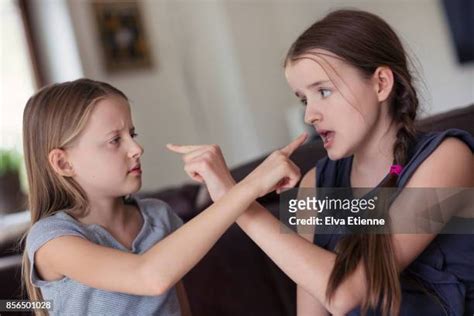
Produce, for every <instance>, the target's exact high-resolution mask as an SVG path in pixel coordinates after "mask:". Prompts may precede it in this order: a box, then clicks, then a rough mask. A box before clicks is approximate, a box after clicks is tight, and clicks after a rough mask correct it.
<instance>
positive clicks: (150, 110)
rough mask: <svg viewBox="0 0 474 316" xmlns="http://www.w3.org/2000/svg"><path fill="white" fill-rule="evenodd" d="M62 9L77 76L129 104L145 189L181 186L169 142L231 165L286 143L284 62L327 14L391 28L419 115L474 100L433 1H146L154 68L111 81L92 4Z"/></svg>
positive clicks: (471, 72) (469, 73)
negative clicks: (365, 13) (412, 65)
mask: <svg viewBox="0 0 474 316" xmlns="http://www.w3.org/2000/svg"><path fill="white" fill-rule="evenodd" d="M56 1H57V0H56ZM68 5H69V12H70V14H71V18H72V22H73V23H72V24H73V27H74V32H75V36H76V39H77V46H78V50H79V56H80V61H81V64H82V69H83V73H84V75H85V76H86V77H91V78H94V79H99V80H104V81H108V82H110V83H112V84H113V85H116V86H117V87H118V88H120V89H122V90H123V91H125V92H126V94H127V95H128V96H129V97H130V99H131V100H132V101H133V115H134V121H135V124H136V126H137V127H138V133H139V134H140V136H139V140H140V142H141V143H142V144H143V145H144V147H145V155H144V157H143V168H144V170H145V174H144V189H155V188H160V187H163V186H167V185H176V184H179V183H181V182H183V181H185V180H187V178H186V175H185V173H184V171H183V170H182V162H181V160H180V159H179V158H178V157H176V156H175V155H174V154H172V153H168V152H167V151H166V149H165V147H164V146H165V144H166V143H169V142H173V143H218V144H220V145H221V146H222V148H223V151H224V153H225V154H226V158H227V160H228V163H229V165H231V166H233V165H236V164H239V163H242V162H244V161H246V160H248V159H251V158H253V157H257V156H258V155H260V154H261V153H264V152H268V151H269V150H272V149H274V148H276V147H278V146H282V145H284V144H286V143H287V142H288V141H289V140H290V135H289V134H290V133H289V129H288V127H287V122H286V118H287V113H288V111H289V109H291V107H292V106H294V105H295V104H296V103H297V100H296V99H295V98H294V96H293V95H292V93H291V91H290V90H289V89H288V87H287V85H286V82H285V79H284V76H283V70H282V67H281V65H282V61H283V57H284V55H285V53H286V50H287V49H288V47H289V45H290V44H291V42H292V41H293V40H294V39H295V38H296V37H297V35H298V34H299V33H301V32H302V31H303V30H304V29H305V28H306V27H307V26H309V25H310V24H311V23H312V22H314V21H315V20H316V19H318V18H320V17H322V16H323V15H324V14H326V13H327V12H328V11H329V10H330V9H334V8H339V7H346V6H350V7H353V8H360V9H365V10H369V11H371V12H374V13H376V14H379V15H380V16H382V17H383V18H385V19H386V20H387V21H388V22H389V23H390V24H391V25H392V26H393V27H394V28H395V29H396V31H397V32H398V33H399V34H400V36H401V37H402V39H403V40H404V42H405V43H406V44H407V46H408V47H409V50H411V51H413V53H414V54H415V55H416V56H417V57H418V60H419V61H420V66H421V68H422V69H421V74H422V78H423V79H424V82H425V85H426V86H425V87H424V86H423V85H421V86H420V88H421V89H422V91H423V98H424V99H423V100H424V101H423V104H424V107H425V115H426V113H428V114H429V113H437V112H441V111H445V110H449V109H451V108H455V107H459V106H462V105H465V104H468V103H470V102H473V100H474V95H473V91H474V79H473V77H474V65H473V64H470V65H465V66H462V67H461V66H460V65H458V64H457V62H456V60H455V54H454V52H453V51H452V46H451V43H450V35H449V33H448V31H449V30H448V27H447V24H446V22H445V19H444V15H443V12H442V9H441V7H440V4H439V3H438V2H437V1H434V0H412V1H399V0H398V1H389V0H377V1H375V0H373V1H244V0H242V1H176V0H173V1H172V0H170V1H163V0H148V1H144V2H143V5H142V6H143V10H142V12H143V14H144V22H145V27H146V29H147V32H148V35H149V40H150V44H151V47H152V52H153V57H154V59H155V61H156V67H155V68H153V69H151V70H145V71H133V72H127V73H123V74H114V75H109V74H107V73H106V72H105V69H104V67H103V63H102V56H101V52H100V49H99V46H98V45H99V41H98V36H97V33H96V29H95V21H94V19H93V16H92V11H91V5H90V3H88V2H86V1H72V0H70V1H68ZM420 21H422V22H423V23H421V22H420Z"/></svg>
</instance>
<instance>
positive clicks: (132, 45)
mask: <svg viewBox="0 0 474 316" xmlns="http://www.w3.org/2000/svg"><path fill="white" fill-rule="evenodd" d="M92 6H93V11H94V15H95V19H96V22H97V29H98V34H99V42H100V47H101V50H102V53H103V58H104V64H105V69H106V71H107V72H109V73H115V72H120V71H126V70H132V69H150V68H152V67H153V65H154V63H153V61H152V57H151V52H150V44H149V42H148V39H147V35H146V32H145V29H144V26H143V20H142V16H141V11H140V5H139V3H138V1H136V0H135V1H134V0H127V1H110V0H109V1H94V2H92Z"/></svg>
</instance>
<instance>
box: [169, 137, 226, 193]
mask: <svg viewBox="0 0 474 316" xmlns="http://www.w3.org/2000/svg"><path fill="white" fill-rule="evenodd" d="M166 147H167V148H168V149H169V150H171V151H173V152H176V153H179V154H183V156H182V158H183V161H184V170H185V171H186V173H187V174H188V175H189V176H190V177H191V178H192V179H193V180H196V181H198V182H200V183H205V184H206V186H207V190H208V191H209V195H210V196H211V199H212V200H213V201H216V200H218V199H219V198H220V197H221V196H222V195H224V194H225V193H226V192H227V191H228V190H230V189H231V188H232V187H233V186H234V185H235V180H234V179H233V178H232V175H231V174H230V172H229V168H228V167H227V165H226V163H225V160H224V156H223V155H222V151H221V149H220V148H219V146H217V145H192V146H191V145H190V146H178V145H173V144H168V145H166Z"/></svg>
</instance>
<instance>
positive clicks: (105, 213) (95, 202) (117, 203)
mask: <svg viewBox="0 0 474 316" xmlns="http://www.w3.org/2000/svg"><path fill="white" fill-rule="evenodd" d="M88 198H89V203H90V204H89V212H88V213H87V215H86V216H84V217H81V218H79V221H80V222H81V223H84V224H99V225H101V226H103V227H105V228H112V227H116V228H117V227H118V228H122V227H125V226H126V223H127V221H128V216H127V215H128V213H127V206H126V205H125V203H124V201H123V199H122V198H121V197H118V198H116V197H97V196H95V197H88Z"/></svg>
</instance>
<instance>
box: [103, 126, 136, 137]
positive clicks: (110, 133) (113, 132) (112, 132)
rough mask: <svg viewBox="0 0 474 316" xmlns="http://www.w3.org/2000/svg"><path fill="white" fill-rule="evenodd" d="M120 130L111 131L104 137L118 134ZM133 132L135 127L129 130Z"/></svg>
mask: <svg viewBox="0 0 474 316" xmlns="http://www.w3.org/2000/svg"><path fill="white" fill-rule="evenodd" d="M121 131H122V130H121V129H114V130H113V131H110V132H108V133H107V134H106V136H109V135H112V134H115V133H118V132H121ZM134 131H135V126H132V128H130V132H134Z"/></svg>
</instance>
